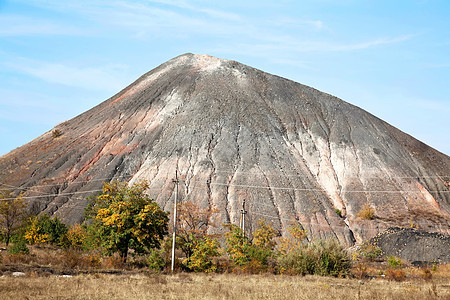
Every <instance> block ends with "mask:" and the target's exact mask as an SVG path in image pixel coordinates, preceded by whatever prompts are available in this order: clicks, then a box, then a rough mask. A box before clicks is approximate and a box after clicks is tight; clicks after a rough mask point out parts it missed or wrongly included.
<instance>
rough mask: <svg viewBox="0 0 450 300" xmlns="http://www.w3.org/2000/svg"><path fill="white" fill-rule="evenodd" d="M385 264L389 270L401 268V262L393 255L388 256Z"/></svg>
mask: <svg viewBox="0 0 450 300" xmlns="http://www.w3.org/2000/svg"><path fill="white" fill-rule="evenodd" d="M387 263H388V265H389V267H391V268H398V267H401V266H402V260H401V259H400V258H398V257H397V256H395V255H390V256H389V257H388V259H387Z"/></svg>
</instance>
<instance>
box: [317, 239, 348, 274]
mask: <svg viewBox="0 0 450 300" xmlns="http://www.w3.org/2000/svg"><path fill="white" fill-rule="evenodd" d="M309 248H310V249H311V251H312V252H313V256H314V257H315V260H316V268H315V271H314V274H317V275H322V276H323V275H326V276H330V275H331V276H345V275H347V274H348V272H349V270H350V267H351V263H350V258H349V257H348V254H347V252H346V251H345V249H344V247H343V246H342V245H340V244H339V243H338V242H337V241H336V240H319V241H317V242H314V243H312V244H311V245H310V247H309Z"/></svg>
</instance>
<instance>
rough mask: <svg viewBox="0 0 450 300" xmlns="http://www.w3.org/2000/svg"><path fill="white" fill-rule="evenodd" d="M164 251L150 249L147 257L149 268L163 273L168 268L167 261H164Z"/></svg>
mask: <svg viewBox="0 0 450 300" xmlns="http://www.w3.org/2000/svg"><path fill="white" fill-rule="evenodd" d="M163 252H164V249H163V250H156V249H150V250H149V254H148V256H147V266H148V267H149V268H150V269H152V270H153V271H158V272H159V271H162V270H164V267H165V266H166V260H165V259H164V254H163Z"/></svg>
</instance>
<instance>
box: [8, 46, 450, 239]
mask: <svg viewBox="0 0 450 300" xmlns="http://www.w3.org/2000/svg"><path fill="white" fill-rule="evenodd" d="M176 170H178V174H179V175H180V185H179V191H180V194H179V201H188V200H191V201H194V202H196V203H199V204H200V205H201V206H204V207H206V206H214V207H215V208H217V209H218V211H219V212H218V213H216V214H215V215H214V216H213V217H212V218H213V219H214V220H213V221H214V222H213V223H215V224H216V225H217V226H216V227H214V228H211V230H212V231H220V230H222V229H221V228H222V226H221V224H223V223H230V222H231V223H235V224H236V223H238V222H239V218H240V213H241V212H240V210H241V207H242V202H243V200H244V199H245V200H246V210H247V214H246V216H245V217H246V223H247V224H249V226H248V230H249V232H250V231H252V230H254V229H255V226H256V223H257V221H258V220H259V219H265V220H266V221H267V222H272V223H273V225H274V226H275V227H276V228H278V229H280V230H281V231H282V232H283V231H284V230H285V229H286V228H287V227H288V226H290V225H291V224H292V223H300V224H301V225H302V226H303V228H304V229H306V230H307V232H308V237H309V238H314V237H337V238H338V239H339V240H340V241H341V242H344V243H346V244H348V245H351V244H353V243H355V242H356V241H358V242H359V241H362V240H363V239H367V238H370V237H372V236H374V235H376V234H377V233H379V232H381V231H383V230H384V229H386V228H388V227H391V226H403V227H409V226H415V227H419V228H421V229H424V230H428V231H437V232H443V233H450V177H449V174H448V171H449V170H450V158H449V157H448V156H446V155H444V154H442V153H440V152H438V151H436V150H434V149H432V148H431V147H429V146H427V145H425V144H423V143H421V142H420V141H418V140H416V139H414V138H413V137H411V136H409V135H407V134H405V133H403V132H401V131H400V130H398V129H396V128H394V127H392V126H391V125H389V124H387V123H386V122H384V121H382V120H380V119H378V118H376V117H375V116H373V115H371V114H369V113H368V112H366V111H364V110H362V109H360V108H358V107H356V106H353V105H351V104H349V103H347V102H344V101H342V100H340V99H338V98H336V97H334V96H331V95H329V94H326V93H323V92H320V91H318V90H316V89H313V88H311V87H308V86H305V85H302V84H299V83H296V82H293V81H290V80H287V79H284V78H281V77H278V76H274V75H271V74H268V73H265V72H262V71H260V70H257V69H254V68H251V67H249V66H246V65H243V64H240V63H238V62H235V61H229V60H223V59H218V58H215V57H211V56H208V55H194V54H184V55H181V56H179V57H176V58H174V59H172V60H169V61H168V62H166V63H164V64H162V65H161V66H159V67H157V68H155V69H154V70H152V71H150V72H148V73H147V74H145V75H143V76H142V77H140V78H139V79H138V80H136V81H135V82H134V83H132V84H131V85H129V86H128V87H126V88H125V89H124V90H122V91H121V92H119V93H118V94H117V95H115V96H113V97H112V98H110V99H108V100H106V101H104V102H103V103H101V104H99V105H98V106H96V107H94V108H92V109H91V110H89V111H87V112H85V113H83V114H81V115H79V116H77V117H75V118H73V119H71V120H69V121H66V122H64V123H61V124H59V125H57V126H56V127H55V128H54V129H53V130H51V131H49V132H47V133H45V134H43V135H42V136H40V137H38V138H36V139H35V140H33V141H31V142H29V143H28V144H26V145H24V146H22V147H20V148H17V149H16V150H14V151H12V152H10V153H8V154H6V155H4V156H2V157H0V182H1V183H2V184H3V185H4V186H9V187H11V188H12V189H15V190H16V192H19V191H25V197H26V199H27V200H28V201H29V204H30V206H31V207H32V209H33V210H34V211H36V212H41V211H43V212H47V213H49V214H56V215H58V216H59V217H61V218H62V219H63V220H65V221H66V222H68V223H75V222H78V221H80V220H81V219H82V216H83V211H84V207H85V206H86V205H87V201H86V200H85V198H86V197H87V196H90V195H92V193H95V191H98V190H99V189H101V186H102V183H103V182H104V181H110V180H112V179H118V180H126V181H130V182H137V181H140V180H143V179H145V180H147V181H148V182H149V184H150V189H149V191H148V193H149V194H150V196H151V197H153V198H154V199H155V200H156V201H157V202H158V203H159V204H160V205H161V206H162V207H163V208H164V209H166V210H170V209H171V208H172V203H173V200H172V199H173V191H174V183H173V181H172V179H174V177H175V171H176ZM365 210H366V211H367V210H368V211H369V215H364V211H365ZM371 214H373V216H371Z"/></svg>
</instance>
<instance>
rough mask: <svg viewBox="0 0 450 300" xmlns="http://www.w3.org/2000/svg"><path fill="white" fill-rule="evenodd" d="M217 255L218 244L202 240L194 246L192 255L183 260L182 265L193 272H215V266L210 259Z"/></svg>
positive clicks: (209, 240) (208, 239) (218, 253)
mask: <svg viewBox="0 0 450 300" xmlns="http://www.w3.org/2000/svg"><path fill="white" fill-rule="evenodd" d="M219 255H220V252H219V243H218V242H217V241H216V240H213V239H210V238H204V239H203V240H201V241H199V242H198V243H197V244H196V245H195V248H194V252H193V254H192V255H191V257H189V258H187V259H185V260H184V261H183V264H184V265H185V266H186V267H188V268H189V269H191V270H193V271H195V272H206V273H210V272H215V271H216V270H217V266H216V264H214V263H213V261H212V259H213V258H214V257H217V256H219Z"/></svg>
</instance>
